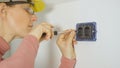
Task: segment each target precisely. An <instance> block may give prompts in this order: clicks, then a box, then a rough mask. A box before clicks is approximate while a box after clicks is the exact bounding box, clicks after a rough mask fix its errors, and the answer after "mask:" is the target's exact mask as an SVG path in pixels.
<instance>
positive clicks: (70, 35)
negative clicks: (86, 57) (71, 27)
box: [67, 31, 75, 42]
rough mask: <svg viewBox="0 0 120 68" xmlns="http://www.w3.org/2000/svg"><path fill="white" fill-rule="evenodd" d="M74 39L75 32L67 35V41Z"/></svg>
mask: <svg viewBox="0 0 120 68" xmlns="http://www.w3.org/2000/svg"><path fill="white" fill-rule="evenodd" d="M74 37H75V31H71V32H70V34H69V36H68V38H67V40H68V41H69V42H72V41H73V39H74Z"/></svg>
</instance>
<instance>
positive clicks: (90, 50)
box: [11, 0, 120, 68]
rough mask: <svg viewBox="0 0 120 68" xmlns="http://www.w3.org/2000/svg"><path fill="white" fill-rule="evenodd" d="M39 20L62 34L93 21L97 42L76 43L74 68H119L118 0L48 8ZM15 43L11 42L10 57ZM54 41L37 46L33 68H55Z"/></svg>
mask: <svg viewBox="0 0 120 68" xmlns="http://www.w3.org/2000/svg"><path fill="white" fill-rule="evenodd" d="M46 1H47V0H46ZM38 17H39V20H38V21H48V22H50V23H51V24H53V25H55V26H56V27H59V28H60V29H62V30H65V29H69V28H70V29H71V28H73V29H75V25H76V23H82V22H89V21H96V22H97V41H96V42H81V41H79V42H78V45H76V46H75V50H76V54H77V64H76V67H75V68H120V42H119V38H120V36H119V35H120V30H119V29H120V27H119V25H120V20H119V19H120V1H119V0H75V1H72V0H71V2H70V1H69V2H65V3H60V4H58V3H57V4H54V5H48V7H47V8H46V10H45V11H44V12H41V13H39V14H38ZM18 41H19V40H16V41H14V42H12V44H13V45H12V50H11V53H13V52H14V51H15V47H14V45H16V44H18ZM55 41H56V36H55V37H54V38H53V39H52V40H50V41H44V42H43V43H42V44H41V45H40V48H39V51H38V55H37V58H36V62H35V68H58V66H59V64H60V57H61V54H60V51H59V49H58V48H57V46H56V43H55Z"/></svg>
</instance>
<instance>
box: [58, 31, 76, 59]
mask: <svg viewBox="0 0 120 68" xmlns="http://www.w3.org/2000/svg"><path fill="white" fill-rule="evenodd" d="M74 37H75V30H66V31H64V32H63V33H62V34H61V35H60V36H59V37H58V40H57V44H58V47H59V49H60V51H61V53H62V56H64V57H66V58H68V59H75V58H76V54H75V49H74V45H75V44H76V43H77V42H76V40H75V39H74Z"/></svg>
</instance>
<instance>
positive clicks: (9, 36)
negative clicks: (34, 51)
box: [0, 29, 15, 43]
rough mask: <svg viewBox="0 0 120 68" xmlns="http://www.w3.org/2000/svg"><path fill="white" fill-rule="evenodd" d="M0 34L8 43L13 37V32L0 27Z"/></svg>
mask: <svg viewBox="0 0 120 68" xmlns="http://www.w3.org/2000/svg"><path fill="white" fill-rule="evenodd" d="M0 36H1V37H2V38H3V39H4V40H5V41H6V42H8V43H10V42H11V41H12V40H13V39H14V38H15V36H14V34H13V33H10V32H5V31H4V30H2V29H0Z"/></svg>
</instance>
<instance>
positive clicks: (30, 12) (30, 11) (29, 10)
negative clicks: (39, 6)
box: [24, 8, 34, 15]
mask: <svg viewBox="0 0 120 68" xmlns="http://www.w3.org/2000/svg"><path fill="white" fill-rule="evenodd" d="M24 9H25V11H26V12H27V13H29V14H31V15H33V14H34V11H33V10H32V8H24Z"/></svg>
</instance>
